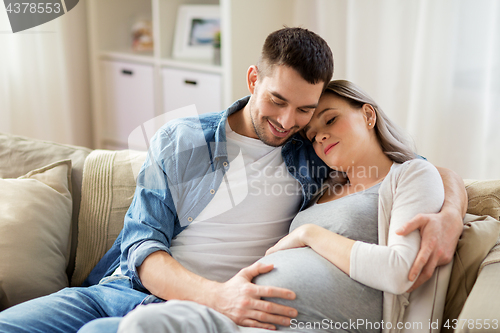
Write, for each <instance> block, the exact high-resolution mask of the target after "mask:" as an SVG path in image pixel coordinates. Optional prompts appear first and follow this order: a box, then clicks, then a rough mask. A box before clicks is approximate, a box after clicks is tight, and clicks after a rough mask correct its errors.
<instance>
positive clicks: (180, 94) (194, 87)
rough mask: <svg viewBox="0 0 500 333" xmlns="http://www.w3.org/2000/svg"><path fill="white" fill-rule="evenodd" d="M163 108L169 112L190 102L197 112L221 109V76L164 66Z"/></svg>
mask: <svg viewBox="0 0 500 333" xmlns="http://www.w3.org/2000/svg"><path fill="white" fill-rule="evenodd" d="M162 76H163V110H164V112H169V111H173V110H176V109H178V108H182V107H185V106H188V105H191V104H195V105H196V109H197V112H198V114H201V113H207V112H218V111H221V110H222V108H221V100H222V97H221V91H222V90H221V82H222V81H221V76H220V75H219V74H208V73H199V72H195V71H187V70H180V69H173V68H164V69H163V70H162Z"/></svg>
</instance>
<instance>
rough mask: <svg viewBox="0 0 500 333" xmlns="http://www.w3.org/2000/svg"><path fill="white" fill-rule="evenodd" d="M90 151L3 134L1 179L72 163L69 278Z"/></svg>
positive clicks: (0, 165)
mask: <svg viewBox="0 0 500 333" xmlns="http://www.w3.org/2000/svg"><path fill="white" fill-rule="evenodd" d="M91 151H92V150H91V149H88V148H84V147H78V146H71V145H64V144H58V143H54V142H48V141H42V140H36V139H31V138H25V137H22V136H17V135H11V134H3V133H0V178H16V177H19V176H21V175H24V174H26V173H27V172H29V171H30V170H34V169H38V168H41V167H43V166H45V165H48V164H50V163H54V162H57V161H61V160H65V159H70V160H71V163H72V172H71V187H72V197H73V215H72V225H71V255H70V260H69V263H68V268H67V269H66V274H68V277H71V274H72V273H73V270H74V265H75V254H76V245H77V244H76V243H77V235H78V227H77V223H78V212H79V210H80V188H81V187H82V174H83V163H84V161H85V158H86V157H87V155H88V154H90V152H91Z"/></svg>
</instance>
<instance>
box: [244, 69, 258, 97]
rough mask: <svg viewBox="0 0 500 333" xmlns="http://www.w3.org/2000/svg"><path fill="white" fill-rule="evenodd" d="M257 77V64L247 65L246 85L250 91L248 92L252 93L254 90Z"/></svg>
mask: <svg viewBox="0 0 500 333" xmlns="http://www.w3.org/2000/svg"><path fill="white" fill-rule="evenodd" d="M257 79H258V73H257V66H255V65H252V66H250V67H248V71H247V86H248V91H250V94H252V95H253V93H254V91H255V84H256V83H257Z"/></svg>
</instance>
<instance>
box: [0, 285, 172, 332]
mask: <svg viewBox="0 0 500 333" xmlns="http://www.w3.org/2000/svg"><path fill="white" fill-rule="evenodd" d="M158 302H162V300H161V299H159V298H157V297H155V296H153V295H149V294H146V293H143V292H140V291H138V290H135V289H133V288H132V282H131V281H130V279H129V278H128V277H126V276H124V275H117V276H110V277H107V278H104V279H102V281H101V282H100V283H99V284H98V285H95V286H91V287H86V288H65V289H63V290H61V291H59V292H57V293H54V294H51V295H48V296H44V297H40V298H36V299H33V300H31V301H27V302H24V303H21V304H18V305H16V306H13V307H11V308H8V309H6V310H4V311H2V312H0V332H1V333H4V332H5V333H6V332H9V333H28V332H30V333H35V332H36V333H48V332H51V333H52V332H54V333H56V332H57V333H71V332H77V331H78V330H80V328H81V330H80V332H81V333H84V332H95V333H97V332H113V333H115V332H116V331H117V330H118V325H119V323H120V320H121V318H122V317H123V316H125V315H126V314H127V313H128V312H130V311H132V310H133V309H134V308H135V307H136V306H137V305H140V304H149V303H158ZM95 319H98V320H95ZM91 321H92V323H90V322H91ZM87 323H90V324H88V325H86V324H87ZM84 325H85V327H84Z"/></svg>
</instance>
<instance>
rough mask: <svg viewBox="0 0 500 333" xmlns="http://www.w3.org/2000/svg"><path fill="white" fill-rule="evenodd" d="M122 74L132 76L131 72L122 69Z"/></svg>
mask: <svg viewBox="0 0 500 333" xmlns="http://www.w3.org/2000/svg"><path fill="white" fill-rule="evenodd" d="M122 74H126V75H134V72H132V71H131V70H128V69H122Z"/></svg>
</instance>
